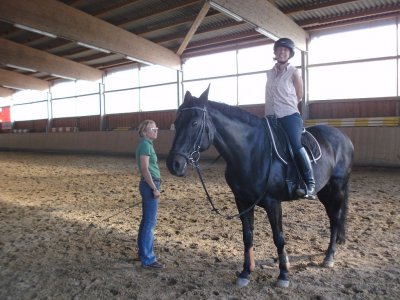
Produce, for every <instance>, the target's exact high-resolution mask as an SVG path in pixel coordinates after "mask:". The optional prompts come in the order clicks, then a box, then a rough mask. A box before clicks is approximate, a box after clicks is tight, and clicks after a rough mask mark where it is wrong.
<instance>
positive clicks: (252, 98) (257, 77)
mask: <svg viewBox="0 0 400 300" xmlns="http://www.w3.org/2000/svg"><path fill="white" fill-rule="evenodd" d="M238 80H239V82H238V90H239V105H247V104H260V103H264V102H265V85H266V83H267V75H266V73H265V72H263V73H260V74H253V75H244V76H239V79H238Z"/></svg>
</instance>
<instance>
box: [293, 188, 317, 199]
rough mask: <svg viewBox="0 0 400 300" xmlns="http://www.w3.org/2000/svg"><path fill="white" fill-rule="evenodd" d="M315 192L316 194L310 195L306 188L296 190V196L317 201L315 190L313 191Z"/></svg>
mask: <svg viewBox="0 0 400 300" xmlns="http://www.w3.org/2000/svg"><path fill="white" fill-rule="evenodd" d="M311 190H313V191H314V193H309V192H308V189H307V190H306V189H304V188H301V187H300V188H298V189H297V190H296V194H297V196H299V197H300V198H303V199H309V200H317V195H316V194H315V189H311Z"/></svg>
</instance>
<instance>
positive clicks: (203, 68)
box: [183, 51, 236, 80]
mask: <svg viewBox="0 0 400 300" xmlns="http://www.w3.org/2000/svg"><path fill="white" fill-rule="evenodd" d="M232 74H236V51H229V52H224V53H217V54H211V55H206V56H200V57H194V58H189V59H188V60H187V61H186V62H185V64H184V65H183V76H184V78H183V79H184V80H191V79H199V78H206V77H216V76H224V75H232Z"/></svg>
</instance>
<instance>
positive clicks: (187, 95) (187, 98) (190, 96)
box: [183, 91, 193, 102]
mask: <svg viewBox="0 0 400 300" xmlns="http://www.w3.org/2000/svg"><path fill="white" fill-rule="evenodd" d="M191 98H193V96H192V94H191V93H190V92H189V91H186V94H185V98H184V99H183V102H186V101H187V100H189V99H191Z"/></svg>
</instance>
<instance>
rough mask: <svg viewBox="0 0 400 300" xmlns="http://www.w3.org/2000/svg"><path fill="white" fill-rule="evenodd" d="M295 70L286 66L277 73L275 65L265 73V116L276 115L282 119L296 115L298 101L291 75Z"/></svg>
mask: <svg viewBox="0 0 400 300" xmlns="http://www.w3.org/2000/svg"><path fill="white" fill-rule="evenodd" d="M295 71H296V68H295V67H293V66H291V65H288V66H287V67H286V69H285V70H283V71H281V72H278V69H277V65H275V66H274V67H273V68H272V69H271V70H268V71H267V84H266V87H265V115H267V116H268V115H276V117H278V118H282V117H285V116H288V115H291V114H294V113H296V112H297V113H298V112H299V109H298V108H297V104H298V100H297V95H296V90H295V88H294V84H293V73H294V72H295Z"/></svg>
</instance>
